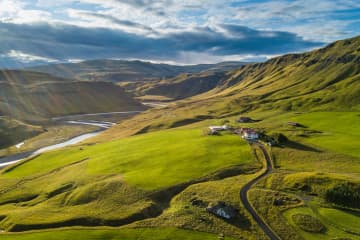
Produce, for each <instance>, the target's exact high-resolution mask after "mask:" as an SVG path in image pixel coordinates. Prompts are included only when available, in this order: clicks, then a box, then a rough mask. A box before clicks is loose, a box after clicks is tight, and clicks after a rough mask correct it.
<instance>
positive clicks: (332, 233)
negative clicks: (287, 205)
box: [284, 207, 359, 240]
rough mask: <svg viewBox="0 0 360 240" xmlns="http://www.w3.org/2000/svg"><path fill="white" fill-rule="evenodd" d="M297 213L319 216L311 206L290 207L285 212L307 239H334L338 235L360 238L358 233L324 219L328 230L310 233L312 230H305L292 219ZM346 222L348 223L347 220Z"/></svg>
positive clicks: (291, 222)
mask: <svg viewBox="0 0 360 240" xmlns="http://www.w3.org/2000/svg"><path fill="white" fill-rule="evenodd" d="M295 214H306V215H311V216H313V217H315V218H316V217H317V215H316V214H315V213H314V212H313V211H312V210H311V209H310V208H307V207H300V208H294V209H290V210H288V211H286V212H285V213H284V216H285V217H286V219H287V220H288V221H289V223H290V224H291V225H292V226H293V227H295V228H296V229H297V230H298V232H299V233H300V234H301V236H302V237H303V238H304V239H306V240H313V239H319V240H322V239H334V238H336V237H343V238H349V239H358V238H359V237H358V236H356V235H353V234H349V233H346V232H344V231H342V230H341V229H339V228H337V227H334V226H332V225H330V224H327V222H324V221H322V223H323V224H324V226H325V227H326V229H327V230H326V231H325V232H323V233H310V232H306V231H303V230H301V229H300V228H299V227H298V226H297V225H296V224H295V223H294V221H293V219H292V216H293V215H295ZM321 220H322V219H321ZM344 224H346V222H345V223H344Z"/></svg>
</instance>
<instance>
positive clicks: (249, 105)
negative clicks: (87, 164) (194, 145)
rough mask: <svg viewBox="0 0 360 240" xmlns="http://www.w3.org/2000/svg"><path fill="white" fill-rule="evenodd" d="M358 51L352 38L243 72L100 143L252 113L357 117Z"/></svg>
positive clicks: (110, 134) (359, 92) (116, 130)
mask: <svg viewBox="0 0 360 240" xmlns="http://www.w3.org/2000/svg"><path fill="white" fill-rule="evenodd" d="M359 46H360V37H356V38H352V39H347V40H343V41H338V42H336V43H333V44H330V45H329V46H327V47H325V48H323V49H319V50H315V51H312V52H309V53H305V54H292V55H286V56H282V57H278V58H274V59H271V60H269V61H268V62H265V63H260V64H252V65H247V66H244V67H242V68H240V69H239V70H237V71H234V72H232V73H229V75H228V78H227V80H224V81H222V83H223V84H222V85H219V86H218V87H216V88H214V89H213V90H210V91H209V92H206V93H203V94H200V95H197V96H194V97H192V98H191V99H185V100H183V101H180V102H177V103H174V104H172V105H170V106H168V107H167V108H163V109H154V110H152V111H150V112H148V113H146V114H145V115H141V116H138V117H135V120H136V121H137V124H136V125H134V124H130V123H128V122H126V121H125V122H124V123H122V124H121V125H119V126H116V127H115V128H113V129H111V130H110V131H108V132H107V133H105V134H104V139H106V137H108V138H112V137H115V138H116V137H120V136H127V135H132V134H135V133H138V132H144V131H151V130H156V129H159V128H169V127H176V126H179V125H184V124H186V123H189V122H196V121H202V120H204V119H209V118H222V117H226V116H233V115H238V114H241V113H246V112H252V111H283V112H286V111H315V110H317V111H320V110H322V111H358V110H360V64H359V63H360V47H359ZM169 112H171V114H169Z"/></svg>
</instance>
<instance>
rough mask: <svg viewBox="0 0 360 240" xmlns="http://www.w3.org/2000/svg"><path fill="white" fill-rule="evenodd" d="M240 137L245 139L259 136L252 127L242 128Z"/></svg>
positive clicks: (253, 138) (254, 138)
mask: <svg viewBox="0 0 360 240" xmlns="http://www.w3.org/2000/svg"><path fill="white" fill-rule="evenodd" d="M242 138H244V139H247V140H256V139H258V138H259V134H258V133H257V132H256V131H254V130H253V129H243V130H242Z"/></svg>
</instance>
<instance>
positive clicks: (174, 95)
mask: <svg viewBox="0 0 360 240" xmlns="http://www.w3.org/2000/svg"><path fill="white" fill-rule="evenodd" d="M226 78H227V73H226V72H213V71H211V70H209V71H205V72H202V73H193V74H181V75H178V76H176V77H175V78H172V79H165V80H162V81H157V82H151V83H148V84H144V85H142V86H141V87H139V88H137V89H136V90H135V93H136V94H138V95H156V96H163V97H166V98H170V99H183V98H188V97H191V96H194V95H198V94H201V93H204V92H207V91H210V90H212V89H213V88H215V87H217V86H218V85H219V84H221V82H222V81H224V80H225V79H226Z"/></svg>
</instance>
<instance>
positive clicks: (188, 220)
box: [133, 174, 266, 240]
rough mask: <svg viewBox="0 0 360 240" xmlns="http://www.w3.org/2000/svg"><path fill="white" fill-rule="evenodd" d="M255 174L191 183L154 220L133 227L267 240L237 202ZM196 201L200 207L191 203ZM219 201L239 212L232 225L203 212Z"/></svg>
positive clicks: (141, 222) (138, 223)
mask: <svg viewBox="0 0 360 240" xmlns="http://www.w3.org/2000/svg"><path fill="white" fill-rule="evenodd" d="M256 175H257V174H243V175H239V176H236V177H229V178H226V179H222V180H218V181H209V182H204V183H198V184H193V185H191V186H189V187H187V188H186V189H185V190H184V191H182V192H181V193H179V194H178V195H176V196H175V197H174V198H173V199H172V200H171V202H170V207H169V208H168V209H166V211H164V212H163V213H162V214H161V215H160V216H158V217H157V218H151V219H147V220H144V221H140V222H137V223H134V224H133V226H134V227H169V226H174V224H176V226H179V227H181V228H187V229H196V230H198V231H203V232H213V233H219V232H221V233H223V234H225V235H226V236H231V237H234V238H235V239H242V238H245V239H256V240H260V239H266V236H265V234H264V233H263V231H262V230H261V229H260V227H258V226H257V224H256V223H255V222H254V221H253V219H252V217H251V216H250V214H248V212H247V211H246V210H245V209H244V208H243V205H242V203H241V202H240V195H239V190H240V189H241V188H242V187H243V186H244V185H245V184H246V183H247V182H248V181H250V180H251V179H252V178H254V177H255V176H256ZM194 200H196V201H198V202H200V204H197V205H196V204H193V201H194ZM219 201H223V202H226V203H227V204H228V205H231V206H233V207H234V208H236V209H239V213H238V216H236V218H235V219H233V220H232V221H231V223H229V222H227V221H224V220H223V219H221V218H218V217H216V216H215V215H213V214H210V213H208V212H207V211H206V207H207V206H208V205H209V204H210V205H216V204H217V203H218V202H219Z"/></svg>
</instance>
